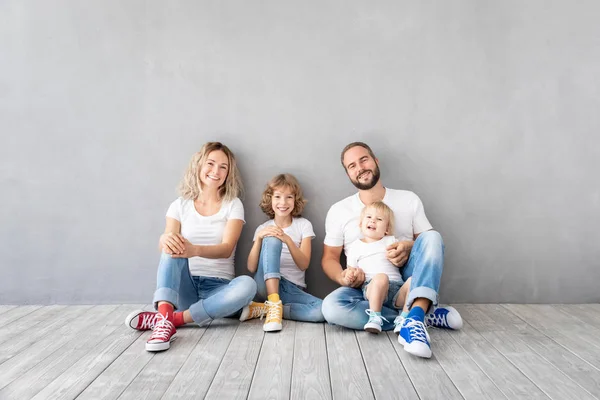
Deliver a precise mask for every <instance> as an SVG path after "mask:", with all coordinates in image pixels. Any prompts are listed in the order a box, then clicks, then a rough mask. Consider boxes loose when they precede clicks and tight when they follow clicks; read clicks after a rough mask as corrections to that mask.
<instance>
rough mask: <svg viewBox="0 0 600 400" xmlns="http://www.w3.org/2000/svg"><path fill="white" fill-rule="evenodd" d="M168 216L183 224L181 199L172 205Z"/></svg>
mask: <svg viewBox="0 0 600 400" xmlns="http://www.w3.org/2000/svg"><path fill="white" fill-rule="evenodd" d="M166 216H167V217H169V218H173V219H176V220H177V221H179V222H181V197H180V198H178V199H177V200H175V201H174V202H172V203H171V205H170V206H169V209H168V210H167V215H166Z"/></svg>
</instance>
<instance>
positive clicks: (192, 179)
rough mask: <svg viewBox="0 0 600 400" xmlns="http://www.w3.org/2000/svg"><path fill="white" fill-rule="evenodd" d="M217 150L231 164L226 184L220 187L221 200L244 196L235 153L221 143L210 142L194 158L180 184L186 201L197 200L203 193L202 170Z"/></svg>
mask: <svg viewBox="0 0 600 400" xmlns="http://www.w3.org/2000/svg"><path fill="white" fill-rule="evenodd" d="M216 150H221V151H222V152H223V153H225V155H226V156H227V160H228V162H229V169H228V171H227V177H226V178H225V183H223V184H222V185H221V187H219V197H220V198H221V200H225V201H231V200H233V199H235V198H236V197H240V196H241V195H242V192H243V186H242V179H241V177H240V171H239V170H238V167H237V163H236V162H235V156H234V155H233V152H232V151H231V150H229V147H227V146H225V145H224V144H222V143H220V142H208V143H205V144H204V146H202V148H201V149H200V151H199V152H197V153H196V154H194V155H193V156H192V159H191V161H190V164H189V165H188V168H187V170H186V171H185V174H184V175H183V179H182V180H181V183H180V184H179V194H180V195H181V197H183V198H184V199H189V200H196V199H197V198H198V197H199V196H200V194H201V193H202V185H201V182H200V170H201V169H202V166H203V165H204V163H205V162H206V158H207V157H208V155H209V154H210V153H212V152H213V151H216Z"/></svg>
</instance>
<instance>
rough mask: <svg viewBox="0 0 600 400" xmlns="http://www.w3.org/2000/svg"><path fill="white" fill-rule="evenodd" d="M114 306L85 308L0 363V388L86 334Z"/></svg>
mask: <svg viewBox="0 0 600 400" xmlns="http://www.w3.org/2000/svg"><path fill="white" fill-rule="evenodd" d="M116 307H117V306H116V305H110V306H95V307H93V308H91V309H89V310H87V311H86V312H85V313H84V314H83V315H81V316H80V317H79V318H77V319H75V320H73V321H71V322H70V323H69V324H65V325H62V326H61V327H60V328H58V329H56V330H55V331H53V332H50V334H49V335H48V336H46V337H44V338H42V339H40V340H39V341H37V342H35V344H33V345H32V346H31V347H29V348H27V349H25V350H23V351H22V352H20V353H19V355H18V357H13V358H11V359H10V360H8V361H6V362H4V363H3V364H1V365H0V389H2V388H4V387H5V386H7V385H8V384H9V383H11V382H12V381H13V380H15V379H17V378H18V377H20V376H21V375H23V374H24V373H25V372H26V371H28V370H30V369H31V368H33V367H34V366H35V365H37V364H38V363H40V362H41V361H43V360H44V359H45V358H46V357H49V356H51V355H52V354H53V353H54V352H55V351H57V350H58V349H60V348H61V347H62V346H63V345H65V344H66V343H68V342H70V341H71V340H72V339H73V338H75V337H77V336H79V335H80V334H81V335H86V334H88V332H89V329H88V327H89V326H90V325H91V324H93V323H94V322H96V321H97V320H101V319H103V318H105V317H106V316H107V315H109V314H110V313H111V312H112V311H114V309H115V308H116ZM80 331H81V333H80Z"/></svg>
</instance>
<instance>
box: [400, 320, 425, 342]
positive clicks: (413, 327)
mask: <svg viewBox="0 0 600 400" xmlns="http://www.w3.org/2000/svg"><path fill="white" fill-rule="evenodd" d="M407 320H408V322H406V323H405V325H404V327H405V328H408V332H409V334H410V336H411V337H412V339H413V340H418V341H419V342H423V343H427V331H426V330H425V324H423V323H422V322H421V321H417V320H416V319H412V318H407Z"/></svg>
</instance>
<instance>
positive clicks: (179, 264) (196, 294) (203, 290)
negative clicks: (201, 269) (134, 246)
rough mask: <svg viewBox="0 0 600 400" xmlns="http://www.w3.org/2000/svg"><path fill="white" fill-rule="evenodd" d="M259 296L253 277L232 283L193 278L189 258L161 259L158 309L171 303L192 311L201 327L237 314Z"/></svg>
mask: <svg viewBox="0 0 600 400" xmlns="http://www.w3.org/2000/svg"><path fill="white" fill-rule="evenodd" d="M255 294H256V284H255V283H254V280H252V278H250V277H249V276H246V275H242V276H238V277H237V278H234V279H233V280H231V281H230V280H228V279H223V278H213V277H207V276H192V275H191V274H190V268H189V264H188V259H187V258H173V257H171V256H170V255H169V254H165V253H162V255H161V256H160V263H159V264H158V276H157V279H156V291H155V292H154V306H155V307H156V306H157V304H158V302H159V301H168V302H169V303H171V304H173V306H174V307H175V309H176V310H182V311H183V310H187V309H189V310H190V313H191V314H192V319H193V320H194V322H196V323H197V324H198V325H204V324H206V323H208V322H210V321H212V320H213V319H215V318H222V317H227V316H230V315H233V314H235V313H236V312H237V311H239V310H240V309H241V308H243V307H244V306H246V305H248V304H249V303H250V301H251V300H252V299H253V298H254V295H255Z"/></svg>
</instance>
